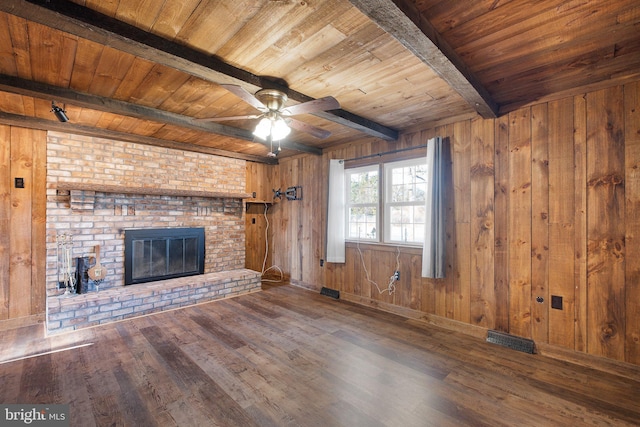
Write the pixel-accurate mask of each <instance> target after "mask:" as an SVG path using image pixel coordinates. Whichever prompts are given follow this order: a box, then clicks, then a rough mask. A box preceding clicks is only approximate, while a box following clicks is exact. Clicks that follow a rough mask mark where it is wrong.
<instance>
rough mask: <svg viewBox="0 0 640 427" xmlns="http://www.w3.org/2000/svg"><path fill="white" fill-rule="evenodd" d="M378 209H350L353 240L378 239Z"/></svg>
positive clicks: (350, 230)
mask: <svg viewBox="0 0 640 427" xmlns="http://www.w3.org/2000/svg"><path fill="white" fill-rule="evenodd" d="M377 224H378V218H377V209H376V208H375V207H352V208H349V235H348V237H350V238H353V239H376V238H377V230H376V227H377Z"/></svg>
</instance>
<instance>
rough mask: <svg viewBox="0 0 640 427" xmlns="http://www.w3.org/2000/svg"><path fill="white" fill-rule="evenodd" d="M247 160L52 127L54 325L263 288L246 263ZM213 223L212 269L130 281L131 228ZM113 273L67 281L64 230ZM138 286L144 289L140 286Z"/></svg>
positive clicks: (62, 327) (50, 321)
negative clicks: (94, 280)
mask: <svg viewBox="0 0 640 427" xmlns="http://www.w3.org/2000/svg"><path fill="white" fill-rule="evenodd" d="M245 177H246V172H245V161H244V160H238V159H231V158H224V157H219V156H212V155H207V154H201V153H193V152H186V151H185V152H183V151H178V150H171V149H167V148H162V147H155V146H146V145H140V144H135V143H128V142H121V141H113V140H105V139H100V138H93V137H85V136H78V135H72V134H65V133H57V132H50V133H49V134H48V140H47V224H46V226H47V282H46V287H47V329H48V331H49V332H51V333H53V332H61V331H67V330H73V329H78V328H83V327H88V326H94V325H99V324H102V323H106V322H111V321H115V320H121V319H124V318H127V317H132V316H137V315H142V314H147V313H151V312H154V311H160V310H166V309H172V308H177V307H181V306H184V305H190V304H196V303H199V302H204V301H208V300H212V299H216V298H223V297H228V296H232V295H238V294H241V293H247V292H252V291H256V290H259V289H260V277H259V273H257V272H253V271H251V270H246V269H244V260H245V252H244V251H245V246H244V245H245V243H244V239H245V234H244V203H243V198H244V197H246V194H245V179H246V178H245ZM179 227H190V228H203V229H204V231H205V236H206V238H205V253H206V256H205V260H204V269H203V273H204V274H203V275H201V276H194V277H193V278H190V277H186V278H180V279H168V280H162V281H156V282H150V283H144V284H139V285H136V286H127V287H126V289H125V285H124V283H125V281H124V277H125V276H124V234H125V229H143V228H179ZM60 235H66V236H69V238H70V239H71V241H72V245H71V248H72V250H71V254H72V257H90V258H91V259H95V258H94V257H95V252H96V251H95V250H96V247H97V246H99V247H100V263H101V265H102V266H103V267H104V268H106V270H107V275H106V277H105V279H104V281H102V282H101V283H100V286H99V291H98V292H95V291H94V292H87V293H85V294H81V295H70V296H69V295H64V293H65V289H60V288H59V282H60V281H61V272H60V262H59V259H60V243H59V236H60ZM129 288H136V289H134V290H132V289H129Z"/></svg>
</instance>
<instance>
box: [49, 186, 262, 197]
mask: <svg viewBox="0 0 640 427" xmlns="http://www.w3.org/2000/svg"><path fill="white" fill-rule="evenodd" d="M56 188H57V189H58V190H65V191H73V190H77V191H95V192H98V193H122V194H144V195H154V196H174V197H207V198H212V199H249V198H251V197H252V194H250V193H233V192H221V191H202V190H177V189H167V188H152V187H129V186H127V187H124V186H120V185H104V184H87V183H78V182H58V183H56Z"/></svg>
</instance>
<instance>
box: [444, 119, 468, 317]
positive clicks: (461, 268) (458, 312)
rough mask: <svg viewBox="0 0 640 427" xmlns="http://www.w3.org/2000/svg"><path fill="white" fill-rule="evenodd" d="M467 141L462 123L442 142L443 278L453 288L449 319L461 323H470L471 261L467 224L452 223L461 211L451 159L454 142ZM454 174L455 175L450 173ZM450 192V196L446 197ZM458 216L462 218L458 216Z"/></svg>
mask: <svg viewBox="0 0 640 427" xmlns="http://www.w3.org/2000/svg"><path fill="white" fill-rule="evenodd" d="M470 139H471V123H470V121H468V120H466V121H464V122H459V123H455V124H454V125H453V127H452V132H451V134H450V136H449V139H448V144H447V143H446V141H445V147H446V149H447V150H446V152H447V153H448V156H447V162H446V164H447V173H446V175H445V182H447V183H448V184H447V185H448V187H447V188H448V191H447V192H446V193H447V204H446V206H447V232H446V234H447V243H446V245H447V254H446V256H447V266H448V267H449V266H450V270H449V269H447V275H448V277H449V280H450V282H451V284H452V287H453V293H454V295H453V313H454V316H453V318H454V319H456V320H460V321H462V322H469V321H470V318H469V316H470V310H469V301H470V293H471V291H470V283H471V280H470V274H471V264H470V263H471V259H470V253H469V248H470V247H471V234H470V227H469V226H470V224H469V223H467V222H460V221H456V220H455V218H457V215H456V214H455V212H456V210H458V209H462V207H461V206H457V205H456V195H455V187H454V176H455V175H454V174H455V173H459V172H457V169H458V168H460V167H461V166H460V165H459V164H458V162H457V161H456V159H455V152H454V150H453V147H454V146H455V145H459V144H458V143H456V142H455V141H456V140H467V141H469V140H470ZM454 171H456V172H454ZM449 193H452V194H449ZM461 216H462V215H461Z"/></svg>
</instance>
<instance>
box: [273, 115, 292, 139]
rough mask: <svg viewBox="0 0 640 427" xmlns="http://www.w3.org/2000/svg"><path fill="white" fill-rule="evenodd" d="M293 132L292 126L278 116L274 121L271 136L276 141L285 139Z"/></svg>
mask: <svg viewBox="0 0 640 427" xmlns="http://www.w3.org/2000/svg"><path fill="white" fill-rule="evenodd" d="M290 133H291V128H289V126H287V124H286V123H285V122H284V120H283V119H281V118H278V119H276V120H275V121H274V122H273V126H272V127H271V138H272V139H273V140H274V141H280V140H281V139H284V138H286V137H287V135H289V134H290Z"/></svg>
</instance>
